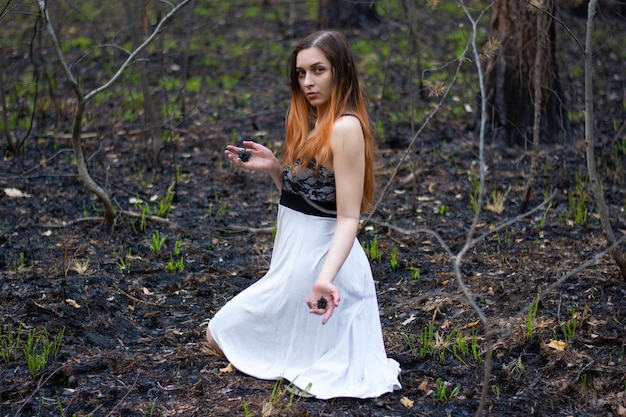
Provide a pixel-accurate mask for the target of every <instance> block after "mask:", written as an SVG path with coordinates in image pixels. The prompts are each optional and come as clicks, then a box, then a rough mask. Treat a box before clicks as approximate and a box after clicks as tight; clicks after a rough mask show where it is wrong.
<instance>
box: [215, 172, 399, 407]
mask: <svg viewBox="0 0 626 417" xmlns="http://www.w3.org/2000/svg"><path fill="white" fill-rule="evenodd" d="M298 171H304V174H300V175H299V176H300V178H298V177H296V176H295V175H294V174H293V173H292V172H291V170H285V172H284V173H283V190H282V193H281V202H280V204H279V206H278V223H277V233H276V240H275V242H274V249H273V253H272V259H271V264H270V268H269V270H268V271H267V273H266V275H265V276H263V277H262V278H261V279H259V280H258V281H257V282H255V283H254V284H252V285H251V286H250V287H248V288H247V289H245V290H244V291H242V292H241V293H239V294H238V295H237V296H235V297H234V298H233V299H232V300H230V301H229V302H228V303H226V305H224V307H223V308H221V309H220V310H219V311H218V312H217V313H216V314H215V316H214V317H213V319H211V321H210V322H209V329H210V330H211V334H212V336H213V338H214V339H215V341H216V342H217V344H218V345H219V346H220V348H221V349H222V351H223V352H224V354H225V355H226V358H227V359H228V360H229V361H230V362H231V363H232V364H233V366H234V367H235V368H237V369H238V370H239V371H241V372H243V373H246V374H248V375H251V376H254V377H256V378H260V379H267V380H276V379H281V378H283V379H285V380H287V381H290V382H291V383H293V385H295V386H296V387H298V388H300V389H301V390H303V391H306V392H307V393H309V394H311V395H313V396H315V397H316V398H319V399H329V398H334V397H352V398H372V397H378V396H380V395H382V394H385V393H388V392H391V391H393V390H394V389H399V388H401V386H400V383H399V381H398V374H399V371H400V369H399V364H398V363H397V362H396V361H394V360H393V359H389V358H387V354H386V352H385V347H384V344H383V337H382V331H381V324H380V317H379V312H378V302H377V299H376V290H375V287H374V281H373V278H372V272H371V268H370V264H369V261H368V259H367V257H366V255H365V253H364V251H363V249H362V248H361V245H360V244H359V241H358V240H357V239H356V238H355V240H354V244H353V247H352V251H351V252H350V254H349V255H348V258H347V259H346V261H345V263H344V265H343V266H342V268H341V270H340V271H339V273H338V274H337V277H336V278H335V281H334V285H335V286H336V287H337V288H338V289H339V293H340V295H341V301H340V303H339V306H338V307H337V308H336V309H335V311H334V313H333V315H332V317H331V318H330V320H329V321H328V322H327V323H326V324H325V325H322V316H318V315H315V314H311V313H309V309H308V307H307V305H306V304H305V302H304V299H305V298H307V297H310V295H311V290H312V288H313V284H314V283H315V281H316V280H317V277H318V273H319V271H320V270H321V268H322V265H323V263H324V259H325V258H326V254H327V252H328V249H329V246H330V241H331V238H332V236H333V232H334V230H335V225H336V219H335V218H334V214H333V213H332V211H333V210H336V208H335V207H336V204H335V192H334V184H335V183H334V175H333V173H332V171H330V170H327V169H325V168H322V169H321V170H320V172H319V174H318V175H317V176H313V175H312V174H313V171H312V170H311V169H310V168H309V169H307V170H298ZM303 197H305V198H303ZM311 201H312V202H313V204H310V203H311ZM320 208H321V210H320Z"/></svg>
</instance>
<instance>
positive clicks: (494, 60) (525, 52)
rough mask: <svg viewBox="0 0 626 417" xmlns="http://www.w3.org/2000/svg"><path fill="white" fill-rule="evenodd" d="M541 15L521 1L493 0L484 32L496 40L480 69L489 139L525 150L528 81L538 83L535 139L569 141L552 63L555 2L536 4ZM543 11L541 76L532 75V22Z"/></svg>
mask: <svg viewBox="0 0 626 417" xmlns="http://www.w3.org/2000/svg"><path fill="white" fill-rule="evenodd" d="M542 4H543V7H545V8H547V9H546V10H544V11H542V10H540V9H539V8H538V7H534V6H531V5H530V4H529V3H528V2H527V1H521V0H513V1H512V0H497V1H496V2H495V3H494V4H493V8H492V13H491V19H490V32H491V37H492V38H495V39H497V40H498V41H499V42H500V48H499V50H498V51H497V53H496V54H494V55H493V56H492V57H490V58H489V60H488V62H487V66H486V71H485V84H486V92H487V103H488V106H489V115H488V118H489V119H488V120H489V124H490V128H491V130H492V132H493V134H494V137H495V138H497V139H498V140H500V141H501V142H503V143H504V144H505V145H507V146H510V145H514V144H518V145H525V146H531V144H532V137H533V120H534V119H535V115H534V113H535V112H534V109H533V104H534V101H535V97H534V92H535V91H536V89H535V86H534V83H535V80H536V79H543V86H542V88H541V91H543V95H544V96H543V100H542V105H541V113H542V117H541V124H540V137H541V142H542V143H555V142H565V141H566V140H567V139H568V138H569V137H570V135H569V132H570V124H569V120H568V119H567V109H566V105H565V97H564V95H563V91H562V88H561V82H560V79H559V71H558V65H557V62H556V56H555V52H556V31H555V21H554V19H553V18H552V16H554V15H555V13H556V2H553V1H549V2H546V1H544V2H542ZM540 13H545V14H546V15H547V17H548V20H549V23H548V25H547V27H548V29H547V33H544V34H543V36H545V37H546V38H547V39H546V43H545V46H546V50H545V53H544V57H543V58H544V62H545V76H543V77H535V74H534V71H535V62H536V55H537V45H538V42H537V36H538V34H537V27H538V25H537V19H538V16H539V14H540Z"/></svg>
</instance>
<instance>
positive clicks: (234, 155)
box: [224, 140, 283, 191]
mask: <svg viewBox="0 0 626 417" xmlns="http://www.w3.org/2000/svg"><path fill="white" fill-rule="evenodd" d="M243 146H244V147H243V148H240V147H238V146H234V145H228V146H226V151H225V152H224V153H225V154H226V156H227V157H228V159H230V160H231V161H232V162H233V163H234V164H235V165H237V166H238V167H241V168H246V169H251V170H253V171H262V172H266V173H267V174H269V176H270V177H271V178H272V180H273V181H274V184H276V188H278V191H281V190H282V187H283V168H282V166H281V165H280V162H279V161H278V159H277V158H276V156H274V153H273V152H272V151H271V150H270V149H269V148H266V147H265V146H263V145H261V144H259V143H256V142H253V141H251V140H244V141H243ZM244 149H245V150H247V151H248V152H249V156H248V158H247V161H245V162H244V161H243V160H242V159H241V158H240V156H239V155H240V154H239V153H240V152H241V151H242V150H244ZM244 159H246V158H244Z"/></svg>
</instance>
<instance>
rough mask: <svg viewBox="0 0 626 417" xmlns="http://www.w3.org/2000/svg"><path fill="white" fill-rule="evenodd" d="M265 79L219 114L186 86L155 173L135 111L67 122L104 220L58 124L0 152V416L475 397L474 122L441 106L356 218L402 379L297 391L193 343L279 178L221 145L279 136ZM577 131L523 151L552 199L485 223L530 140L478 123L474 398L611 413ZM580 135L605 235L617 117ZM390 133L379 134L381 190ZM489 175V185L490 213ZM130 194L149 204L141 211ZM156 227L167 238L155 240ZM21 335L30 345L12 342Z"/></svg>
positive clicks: (237, 281) (615, 351)
mask: <svg viewBox="0 0 626 417" xmlns="http://www.w3.org/2000/svg"><path fill="white" fill-rule="evenodd" d="M622 23H623V22H622ZM313 27H314V24H313V23H309V28H313ZM362 36H364V37H366V36H368V35H367V34H363V35H362ZM371 36H376V35H375V34H374V35H371ZM250 53H254V52H253V51H251V52H250ZM263 56H265V55H263ZM281 68H282V67H281ZM622 68H623V67H622ZM259 74H260V75H259V77H261V76H262V74H263V73H262V71H260V70H259ZM256 81H258V79H257V80H256ZM392 81H393V80H391V82H392ZM263 82H264V83H265V85H269V86H270V87H272V88H274V87H273V85H272V84H271V83H270V82H269V81H267V80H263ZM398 82H399V81H398ZM277 84H278V83H277ZM251 85H252V83H250V84H248V85H244V86H242V87H241V88H246V89H248V91H251ZM281 85H282V84H281ZM282 86H283V87H284V85H282ZM622 88H623V86H622ZM257 91H258V90H257ZM277 91H279V93H276V94H275V93H270V95H272V94H275V97H274V98H275V101H274V102H269V104H267V102H263V103H261V104H260V108H258V109H255V110H254V111H251V113H250V114H248V113H246V112H244V113H237V112H234V111H233V112H228V111H225V112H223V113H222V114H219V115H218V114H217V110H215V109H214V108H213V107H212V106H213V105H212V104H210V103H209V101H208V100H207V101H205V102H202V100H200V104H199V105H198V106H197V108H196V109H195V110H194V112H192V115H193V117H190V118H189V122H188V123H187V124H185V125H181V126H180V127H179V131H178V133H179V134H178V136H177V139H175V140H172V141H170V142H168V143H167V144H166V149H165V151H164V152H163V154H162V159H163V169H161V170H159V171H158V172H152V171H150V170H149V169H147V168H146V169H138V168H137V167H140V166H146V165H147V163H146V162H145V161H144V160H142V155H145V154H146V148H147V145H146V141H145V137H144V135H142V134H141V129H138V128H137V126H132V125H128V126H124V125H116V126H114V127H111V126H108V127H107V126H105V127H101V128H98V129H97V131H98V138H99V140H94V139H86V140H85V152H86V155H88V156H89V163H90V167H91V170H92V172H93V174H94V177H95V178H96V179H97V180H98V181H99V182H100V183H101V184H103V185H105V186H106V188H107V190H108V191H109V193H110V194H111V196H112V198H113V200H114V201H115V204H116V205H117V206H118V207H119V208H120V209H123V210H127V211H133V212H135V213H137V214H138V217H132V216H129V215H120V216H119V217H118V218H117V220H116V224H115V227H114V230H113V232H112V233H110V232H108V231H106V230H104V228H103V227H102V222H101V221H99V220H97V219H96V220H93V219H92V218H93V217H98V216H99V215H101V212H100V205H99V202H98V200H97V199H96V198H95V197H94V196H92V195H91V194H90V193H89V192H88V191H86V189H85V187H84V186H83V184H82V182H81V180H80V178H79V177H78V175H77V173H76V168H75V166H74V164H73V160H72V156H71V155H72V153H71V144H70V142H69V141H68V140H66V139H63V137H64V136H63V135H57V136H56V137H55V138H54V140H51V139H50V137H46V136H42V137H40V138H36V139H34V140H32V141H30V142H28V144H27V150H26V153H25V154H24V155H23V156H14V155H7V156H5V157H4V158H3V160H2V161H1V162H0V185H1V186H2V188H3V189H5V190H8V189H15V190H19V191H21V192H22V193H23V194H22V195H21V196H20V197H17V196H16V195H15V193H14V192H11V191H8V192H6V191H5V192H2V193H0V274H1V276H0V285H1V288H2V292H1V294H0V331H1V332H2V333H1V338H0V341H1V342H2V343H0V353H5V356H6V358H4V357H3V358H0V416H2V417H5V416H74V415H75V416H88V415H93V416H125V417H130V416H138V417H139V416H142V417H143V416H174V415H176V416H215V417H217V416H244V415H251V416H261V415H264V416H269V415H277V416H379V417H383V416H390V417H391V416H394V417H395V416H397V417H400V416H407V417H408V416H448V415H450V416H470V415H473V414H474V412H475V410H476V408H477V407H478V404H479V399H480V392H481V389H482V385H483V377H484V374H485V364H486V360H487V355H486V352H485V351H484V348H485V343H486V340H485V327H484V325H483V323H481V322H480V320H479V316H478V314H477V313H476V311H475V310H474V309H473V308H472V306H470V304H469V302H468V299H467V298H466V296H465V295H464V294H463V292H462V291H461V287H460V283H459V282H458V279H457V277H456V275H455V271H454V265H453V260H454V259H453V256H452V254H457V253H458V251H459V250H461V249H462V248H463V245H464V244H465V239H466V235H467V232H468V230H469V227H470V225H471V222H472V219H473V216H474V211H473V209H472V204H471V202H472V198H473V197H472V196H473V195H474V194H475V188H474V187H473V186H472V182H471V181H470V180H469V178H472V175H473V174H472V173H474V174H475V173H477V171H476V161H477V160H478V146H477V143H478V142H477V139H476V130H475V129H471V128H468V126H467V125H465V124H464V122H460V121H457V120H455V119H453V118H449V119H446V120H435V121H433V123H432V126H430V127H429V128H427V129H426V130H425V131H424V133H423V135H422V137H421V138H420V140H419V141H418V145H417V147H416V148H415V150H414V151H412V152H411V156H410V160H411V161H414V162H412V163H405V164H403V166H402V168H401V169H400V170H399V172H398V175H397V176H396V177H395V178H394V179H393V182H392V186H391V187H390V188H389V190H388V192H387V194H386V195H385V197H384V198H383V199H382V202H381V204H380V205H379V206H378V207H377V210H376V211H375V213H374V214H373V216H372V218H371V220H370V221H369V222H368V223H367V224H365V227H364V228H363V230H362V232H361V234H360V236H359V239H360V240H361V241H362V242H363V244H364V245H365V246H366V248H368V249H369V250H368V252H369V253H370V255H373V259H372V268H373V272H374V277H375V280H376V286H377V289H378V301H379V305H380V314H381V321H382V326H383V333H384V337H385V343H386V347H387V352H388V355H389V356H390V357H391V358H394V359H396V360H397V361H398V362H400V364H401V368H402V374H401V381H402V384H403V389H402V390H400V391H396V392H394V393H390V394H387V395H384V396H382V397H381V398H378V399H370V400H354V399H335V400H329V401H319V400H314V399H297V398H293V397H290V396H289V395H288V394H286V393H285V391H284V387H283V386H281V385H280V384H276V383H275V382H273V381H260V380H257V379H254V378H252V377H249V376H247V375H244V374H241V373H239V372H238V371H232V370H230V369H228V367H227V365H228V364H227V362H225V361H223V360H220V359H218V358H216V357H214V356H210V355H209V354H208V352H207V350H206V346H205V345H204V342H203V341H204V332H205V328H206V324H207V322H208V320H209V319H210V318H211V317H212V315H213V314H214V312H215V311H217V310H218V309H219V308H220V307H221V306H222V305H223V304H224V303H225V302H226V301H227V300H228V299H230V298H231V297H233V296H234V295H235V294H237V293H238V292H240V291H241V290H243V289H244V288H246V287H247V286H249V285H250V284H251V283H253V282H254V281H255V280H256V279H258V278H259V277H261V276H262V275H263V273H264V272H265V271H266V270H267V268H268V266H269V260H270V256H271V251H272V228H273V225H274V218H275V213H276V203H277V199H278V193H277V192H276V191H274V190H273V185H272V183H271V181H270V179H269V178H266V177H261V176H254V175H252V174H251V173H249V172H244V171H240V170H238V169H234V168H233V167H232V166H231V165H229V163H228V161H227V159H226V158H225V157H224V155H223V149H224V146H225V145H226V144H227V143H231V142H233V141H236V140H239V139H241V138H245V137H254V138H257V140H259V141H262V142H264V143H265V144H266V145H268V146H270V147H272V148H273V149H275V150H277V151H278V150H279V149H280V148H279V146H280V138H281V137H282V136H281V135H282V123H281V122H282V120H283V117H284V110H285V106H286V103H287V101H286V97H287V91H286V90H285V89H284V88H283V89H282V90H281V89H278V90H277ZM617 93H618V94H623V90H621V91H620V90H619V89H618V90H617ZM264 94H267V92H266V93H264ZM231 98H232V99H233V101H236V100H235V98H233V97H229V96H226V97H225V101H224V103H226V104H223V103H222V104H223V105H224V106H226V105H230V104H228V103H231V101H229V100H230V99H231ZM419 105H420V106H429V105H430V104H427V103H419ZM599 113H601V112H599ZM102 119H103V120H106V118H105V117H102ZM610 123H611V121H610V120H604V119H602V118H600V120H599V121H598V125H600V126H602V125H604V126H607V125H610ZM403 128H404V129H405V133H406V128H407V126H406V125H404V127H403ZM574 130H575V131H576V130H577V133H576V137H577V138H579V139H573V140H572V143H570V144H561V145H559V144H555V145H550V146H546V147H545V148H544V149H543V150H542V151H541V152H540V157H539V161H540V162H539V167H538V168H539V169H538V173H537V181H536V184H535V187H534V190H535V192H534V195H533V198H532V200H531V208H534V207H537V206H539V205H540V204H541V202H542V201H543V199H544V196H545V195H548V194H550V193H554V197H553V199H552V200H551V202H550V203H549V205H548V204H546V205H544V206H543V207H542V208H539V209H537V210H536V211H534V212H533V213H532V214H530V215H528V216H524V217H522V218H519V219H518V220H517V221H514V222H511V223H510V224H509V225H507V226H506V227H503V228H501V229H497V230H494V228H495V227H497V226H498V225H499V224H502V223H503V222H505V221H508V220H510V219H513V218H515V217H516V216H518V214H519V211H520V204H521V202H520V201H521V196H522V194H523V191H524V185H525V183H526V176H527V171H528V166H529V161H530V156H529V155H528V154H527V153H525V151H524V149H522V148H520V147H508V148H504V147H503V146H502V144H499V143H491V142H488V143H487V144H486V149H485V155H487V156H486V163H487V165H488V167H489V174H488V177H487V184H486V186H487V193H486V201H485V205H484V206H483V210H482V212H481V216H480V221H479V222H478V229H477V231H476V236H479V235H480V234H482V233H485V236H484V237H483V238H482V239H479V240H477V241H476V242H475V243H474V244H473V245H472V246H471V248H470V249H469V250H468V251H467V253H466V254H465V256H464V258H463V262H462V264H461V272H462V276H463V279H464V282H465V284H466V285H467V287H468V290H469V292H470V294H471V298H472V300H473V301H474V302H475V303H476V305H477V306H478V307H479V308H480V309H481V310H482V312H483V313H484V315H485V316H486V317H487V319H488V320H489V323H490V325H491V326H492V327H493V328H494V329H495V333H494V336H493V346H494V349H493V358H492V371H491V373H492V374H491V378H490V379H489V382H488V384H489V386H488V390H487V391H488V393H487V402H486V408H485V412H484V415H488V416H529V415H539V416H626V376H625V375H626V285H625V283H624V281H622V280H621V279H619V277H618V276H617V269H616V267H615V265H614V264H613V262H612V261H611V259H610V257H609V256H608V255H604V256H598V257H596V255H597V254H599V253H600V252H601V251H602V250H603V249H605V247H606V242H605V240H604V238H603V236H602V233H601V227H600V224H599V219H598V218H597V216H596V215H595V214H594V213H595V205H594V203H593V198H592V196H591V191H590V189H589V188H588V184H587V182H586V180H585V178H586V176H585V174H584V173H585V169H586V168H585V165H584V148H583V146H584V144H583V142H584V141H583V140H582V139H580V138H581V137H582V134H581V132H580V131H581V125H580V124H578V125H577V126H575V127H574ZM387 131H388V132H393V129H391V128H390V129H388V130H387ZM403 137H407V136H403ZM270 138H271V139H270ZM599 142H600V143H601V144H602V146H600V147H598V152H599V156H598V158H599V159H600V161H601V162H600V166H601V167H602V175H603V185H604V188H605V190H606V192H607V202H608V204H609V210H610V213H611V217H612V219H613V221H614V226H615V227H616V234H617V237H618V238H622V237H623V236H624V233H625V229H626V214H625V213H624V210H625V208H626V193H625V191H624V189H625V184H624V178H625V177H626V175H625V174H624V172H625V171H624V169H625V168H626V138H624V136H623V135H622V136H621V137H615V136H614V133H611V129H609V128H607V129H606V132H605V131H603V129H602V128H600V132H599ZM407 143H408V142H407ZM404 145H406V143H404ZM504 149H506V150H504ZM404 152H405V147H404V146H398V144H397V143H396V144H390V142H389V141H388V140H383V141H382V143H381V158H380V161H379V164H378V166H377V178H378V183H379V191H382V190H383V189H384V188H385V186H386V184H387V181H388V180H389V179H390V177H391V175H392V173H393V171H394V169H395V167H396V165H397V164H398V162H399V161H400V159H401V158H402V157H403V154H404ZM144 159H148V158H147V157H146V158H144ZM130 161H136V162H132V163H131V162H130ZM411 167H413V168H414V169H413V170H412V169H411ZM174 178H178V181H176V185H175V187H172V184H173V183H174ZM168 190H175V197H174V201H173V202H172V206H171V210H170V211H169V212H168V213H167V215H166V216H164V218H165V219H166V220H165V221H163V220H159V219H156V218H155V217H154V216H155V213H156V210H157V208H158V205H159V203H160V202H162V201H163V198H164V196H165V195H167V192H168ZM493 192H498V193H500V194H501V195H506V198H505V200H504V204H503V207H502V209H503V210H502V211H501V212H500V213H498V210H497V207H493V205H494V204H493V203H494V201H493V195H494V194H492V193H493ZM489 203H492V205H491V206H490V205H489ZM142 207H150V210H151V211H150V215H151V216H152V217H149V216H144V217H142V216H141V213H142ZM577 215H578V216H579V218H578V219H577V218H576V216H577ZM424 229H428V230H430V231H431V232H435V233H437V234H438V235H439V236H440V237H441V238H442V240H443V242H445V244H446V245H447V246H448V247H449V249H450V252H447V251H446V250H444V248H443V247H442V245H441V244H440V242H439V241H438V240H437V239H436V238H435V236H434V235H433V234H432V233H425V232H424ZM157 232H158V233H159V236H160V237H162V238H163V237H164V238H165V241H164V245H163V247H162V248H160V250H156V248H154V244H155V239H156V236H157ZM157 240H158V239H157ZM151 246H152V248H151ZM623 247H624V246H623V244H622V248H623ZM372 248H374V249H378V253H379V255H380V258H379V259H376V254H375V253H374V252H375V251H372ZM585 262H588V263H589V264H588V266H586V267H585V268H580V270H577V272H576V273H574V274H571V276H568V277H566V279H564V280H563V281H562V282H560V283H558V284H555V283H556V282H557V281H558V280H559V279H560V278H562V277H563V276H564V275H565V274H568V273H570V272H572V271H575V270H576V268H578V267H579V266H580V265H582V264H583V263H585ZM177 266H178V267H177ZM538 297H539V298H540V301H539V302H538V303H535V300H537V299H538ZM303 308H305V306H304V304H303ZM61 332H63V333H62V337H59V339H58V340H59V341H60V343H59V346H58V351H57V350H55V349H53V351H51V352H49V354H48V356H49V358H48V360H47V363H46V365H45V366H44V367H43V368H42V369H39V370H35V371H29V367H28V364H27V357H29V358H31V359H36V358H37V357H39V356H42V355H43V353H40V352H41V350H40V349H41V348H42V347H43V346H44V344H45V342H46V341H48V344H50V341H53V340H54V338H55V337H56V336H58V335H59V334H61ZM29 335H30V337H31V338H32V339H33V342H34V343H33V344H34V345H35V346H32V348H31V349H30V351H28V353H27V352H26V351H27V350H28V349H26V350H25V349H24V347H25V346H27V345H28V338H29ZM37 341H39V344H38V345H37V344H36V342H37Z"/></svg>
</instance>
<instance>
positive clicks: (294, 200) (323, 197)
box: [281, 162, 337, 217]
mask: <svg viewBox="0 0 626 417" xmlns="http://www.w3.org/2000/svg"><path fill="white" fill-rule="evenodd" d="M281 204H283V205H286V206H287V207H290V208H292V209H294V210H298V211H301V212H303V213H305V214H313V215H316V216H323V217H335V215H336V211H337V200H336V193H335V174H334V173H333V171H331V170H330V169H328V168H325V167H321V168H320V169H319V171H318V172H317V174H316V173H315V162H311V164H309V166H308V167H307V168H306V169H303V168H302V167H300V165H299V162H296V164H295V165H294V167H293V168H290V167H288V168H286V169H285V170H284V171H283V189H282V194H281Z"/></svg>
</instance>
